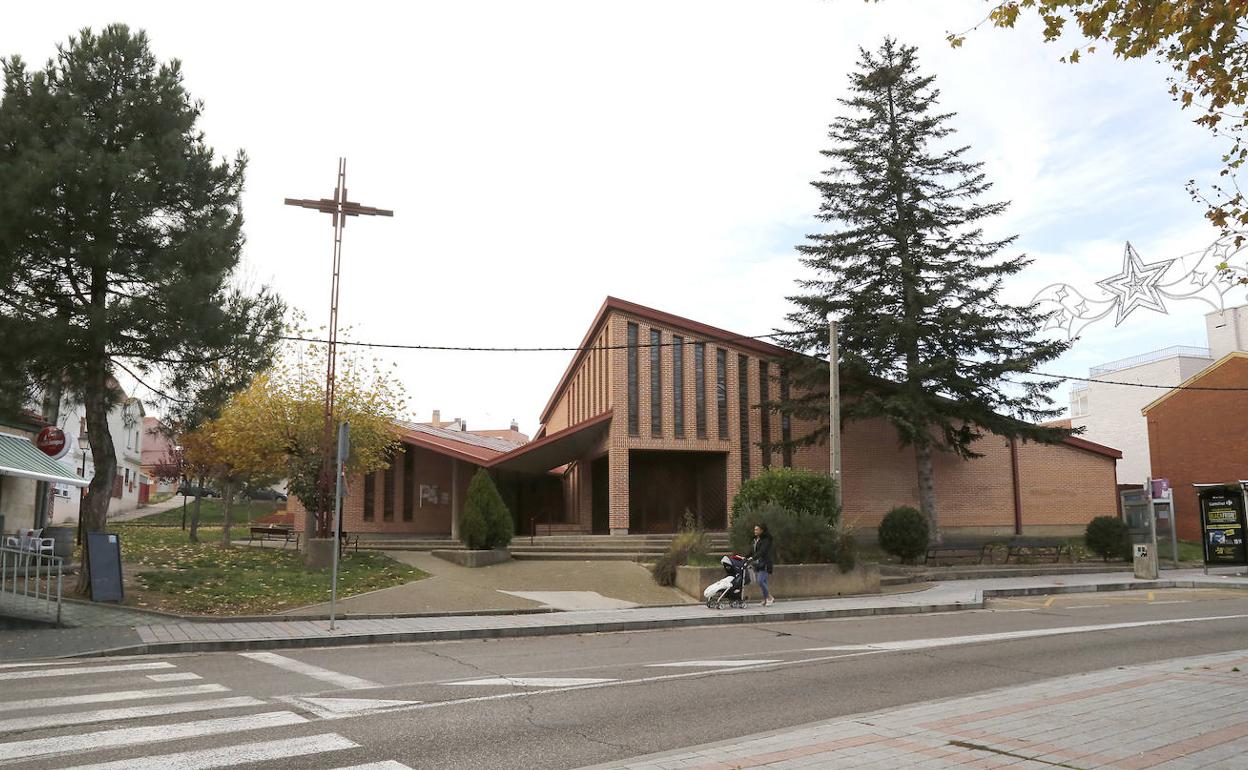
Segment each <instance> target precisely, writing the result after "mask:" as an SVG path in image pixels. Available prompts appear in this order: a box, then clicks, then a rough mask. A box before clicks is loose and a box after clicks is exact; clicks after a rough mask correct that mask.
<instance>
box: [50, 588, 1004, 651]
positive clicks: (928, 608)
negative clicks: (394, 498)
mask: <svg viewBox="0 0 1248 770" xmlns="http://www.w3.org/2000/svg"><path fill="white" fill-rule="evenodd" d="M983 608H984V600H983V597H982V596H978V594H977V599H976V601H974V602H953V603H949V604H912V605H897V606H892V607H870V608H861V609H841V610H838V609H826V610H793V611H790V612H767V613H762V612H757V611H756V612H748V613H741V614H732V613H730V612H725V613H723V614H718V615H707V616H705V617H690V618H672V619H670V620H624V621H615V622H609V623H588V622H587V623H570V624H567V625H559V626H533V627H529V628H524V627H519V628H517V627H498V628H474V629H465V630H454V631H452V630H445V631H400V632H394V633H376V634H352V635H344V636H315V637H313V636H308V637H297V638H294V639H218V640H202V641H196V642H149V643H145V644H136V645H127V646H125V647H114V648H111V649H107V650H94V651H91V652H83V653H76V654H74V655H67V656H65V657H66V658H95V657H111V656H117V655H155V654H171V653H186V652H233V651H241V650H277V649H306V648H315V647H346V646H355V645H364V644H403V643H412V642H443V641H462V640H469V639H504V638H515V637H537V636H570V635H573V634H597V633H608V632H616V631H654V630H660V629H667V628H698V627H708V626H724V625H745V624H750V623H776V622H784V621H793V620H827V619H832V618H853V617H871V616H886V615H919V614H929V613H935V612H957V611H959V610H975V609H983Z"/></svg>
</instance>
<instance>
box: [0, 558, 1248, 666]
mask: <svg viewBox="0 0 1248 770" xmlns="http://www.w3.org/2000/svg"><path fill="white" fill-rule="evenodd" d="M1208 586H1219V587H1238V588H1244V589H1246V590H1248V578H1244V577H1230V576H1225V577H1223V576H1208V577H1206V576H1204V575H1203V574H1202V572H1201V571H1200V570H1174V571H1166V572H1163V573H1162V579H1161V580H1156V581H1148V580H1135V579H1134V578H1133V577H1132V576H1130V575H1124V574H1122V573H1101V574H1091V575H1088V574H1084V575H1061V576H1050V577H1018V578H1002V579H995V580H961V581H950V582H945V583H937V584H934V585H932V586H930V587H928V588H926V589H923V590H917V591H913V592H909V593H893V594H880V595H872V596H851V597H844V598H836V599H811V600H802V601H787V602H785V601H782V602H779V603H778V604H775V605H773V606H771V607H767V608H763V607H760V606H758V605H757V604H755V605H754V606H752V607H750V608H748V609H745V610H718V611H716V610H710V609H707V608H706V607H705V606H702V605H677V606H667V607H637V608H632V609H609V610H578V611H569V612H540V613H532V612H529V613H512V614H491V615H458V616H449V615H436V616H391V617H385V616H383V617H367V618H350V617H348V618H346V619H343V620H339V621H338V622H337V624H336V628H335V630H334V631H330V630H329V623H328V621H326V620H323V619H298V618H296V617H293V616H273V617H271V618H265V619H226V620H221V621H216V620H211V621H193V620H184V619H180V618H176V617H168V618H165V617H157V616H151V615H145V616H143V618H142V619H141V620H136V618H135V614H134V613H130V612H128V611H117V610H113V609H112V608H103V607H100V606H98V605H96V606H94V607H91V608H90V609H92V610H95V611H99V610H103V611H104V612H105V613H108V612H110V611H115V612H117V614H116V616H115V622H116V625H114V626H111V627H105V628H98V630H99V631H101V632H104V631H107V632H108V633H100V634H99V641H98V642H97V643H95V644H91V642H90V637H89V636H88V637H85V638H79V637H75V636H73V635H66V636H61V635H63V634H65V630H64V629H51V630H46V631H26V632H9V633H5V634H0V660H10V659H17V658H19V657H71V656H84V655H123V654H125V655H137V654H146V653H171V652H200V651H216V650H257V649H278V648H283V647H286V648H290V647H328V646H339V645H350V644H372V643H382V642H424V641H439V640H447V639H479V638H499V637H509V636H549V635H555V634H581V633H597V632H606V631H635V630H649V629H658V628H681V627H692V626H708V625H720V624H741V623H762V622H775V621H785V620H820V619H824V618H835V617H854V616H869V615H896V614H909V613H923V612H951V611H956V610H965V609H982V608H983V607H984V600H985V598H986V597H998V596H1025V595H1031V594H1053V593H1073V592H1095V591H1113V590H1131V589H1162V588H1196V587H1208ZM86 611H87V610H86V609H84V610H83V612H86ZM93 622H96V623H99V622H100V620H99V618H96V619H95V620H94V621H93ZM136 623H141V624H136ZM70 630H71V631H88V630H90V629H70ZM123 632H124V633H123ZM63 640H64V641H63Z"/></svg>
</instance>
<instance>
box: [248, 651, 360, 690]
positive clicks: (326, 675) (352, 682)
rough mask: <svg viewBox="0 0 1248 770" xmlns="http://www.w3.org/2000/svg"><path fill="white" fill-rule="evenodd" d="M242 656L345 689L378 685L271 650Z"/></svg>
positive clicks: (358, 688)
mask: <svg viewBox="0 0 1248 770" xmlns="http://www.w3.org/2000/svg"><path fill="white" fill-rule="evenodd" d="M239 654H240V655H242V656H243V657H244V658H250V659H252V660H258V661H260V662H261V663H268V664H269V665H270V666H276V667H278V668H282V669H286V670H287V671H293V672H294V673H296V674H303V675H304V676H310V677H312V678H313V679H319V680H321V681H322V682H329V683H330V684H336V685H338V686H339V687H341V688H343V689H346V690H363V689H364V688H366V687H380V686H381V685H379V684H377V683H376V682H370V681H368V680H367V679H360V678H359V677H355V676H351V675H349V674H340V673H338V672H337V671H330V670H329V669H327V668H321V667H320V666H314V665H312V664H311V663H304V662H303V661H301V660H295V659H294V658H288V657H286V656H285V655H278V654H277V653H273V652H241V653H239Z"/></svg>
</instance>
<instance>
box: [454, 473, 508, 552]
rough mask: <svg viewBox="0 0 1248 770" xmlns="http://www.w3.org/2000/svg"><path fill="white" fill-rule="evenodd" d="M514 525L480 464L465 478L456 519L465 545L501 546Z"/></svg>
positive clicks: (488, 474)
mask: <svg viewBox="0 0 1248 770" xmlns="http://www.w3.org/2000/svg"><path fill="white" fill-rule="evenodd" d="M514 532H515V526H514V524H513V522H512V520H511V512H510V511H508V510H507V504H506V503H504V502H503V498H502V495H500V494H499V493H498V487H497V486H495V485H494V479H492V478H490V473H489V471H487V470H486V469H484V468H481V469H480V470H478V471H477V472H476V474H474V475H473V477H472V481H470V482H468V495H467V497H466V499H465V500H464V511H463V514H462V515H461V516H460V519H459V537H460V540H462V541H463V542H464V545H466V546H468V547H469V548H478V549H479V548H504V547H506V546H507V544H508V543H510V542H511V538H512V536H513V534H514Z"/></svg>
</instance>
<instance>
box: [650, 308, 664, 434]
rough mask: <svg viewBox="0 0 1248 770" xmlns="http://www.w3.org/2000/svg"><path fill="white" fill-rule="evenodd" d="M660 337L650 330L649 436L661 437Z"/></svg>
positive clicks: (661, 348)
mask: <svg viewBox="0 0 1248 770" xmlns="http://www.w3.org/2000/svg"><path fill="white" fill-rule="evenodd" d="M661 342H662V335H661V333H660V332H659V330H658V329H651V330H650V435H651V437H653V438H662V437H663V372H662V368H663V365H662V358H661V355H662V351H663V346H662V344H661Z"/></svg>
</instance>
